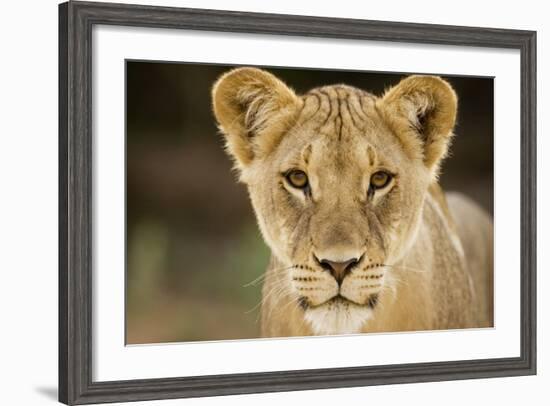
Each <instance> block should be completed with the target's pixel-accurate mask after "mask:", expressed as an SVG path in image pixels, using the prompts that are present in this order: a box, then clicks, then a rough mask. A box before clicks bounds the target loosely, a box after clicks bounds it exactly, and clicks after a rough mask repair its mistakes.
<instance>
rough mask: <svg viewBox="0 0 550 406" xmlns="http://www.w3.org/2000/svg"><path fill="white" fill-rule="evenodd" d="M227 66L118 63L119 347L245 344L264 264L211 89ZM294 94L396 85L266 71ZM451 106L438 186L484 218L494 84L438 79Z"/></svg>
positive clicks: (488, 203)
mask: <svg viewBox="0 0 550 406" xmlns="http://www.w3.org/2000/svg"><path fill="white" fill-rule="evenodd" d="M231 68H233V66H222V65H203V64H182V63H164V62H162V63H158V62H142V61H127V63H126V92H127V93H126V123H127V128H126V148H127V151H126V153H127V186H126V189H127V190H126V193H127V195H126V196H127V202H126V213H127V245H126V247H127V284H126V289H127V291H126V312H127V315H126V316H127V317H126V341H127V344H140V343H163V342H178V341H197V340H225V339H242V338H255V337H258V335H259V311H260V309H259V302H260V300H261V284H252V285H249V286H245V285H247V284H249V283H250V282H252V281H253V280H255V279H256V278H258V277H259V276H260V275H261V274H262V273H263V271H264V270H265V268H266V266H267V263H268V261H269V250H268V248H267V247H266V246H265V244H264V243H263V241H262V239H261V236H260V233H259V231H258V228H257V226H256V222H255V219H254V216H253V212H252V208H251V205H250V203H249V201H248V196H247V193H246V188H245V187H244V185H241V184H238V183H236V174H235V173H234V172H232V170H231V166H232V165H231V161H230V159H229V158H228V157H227V156H226V155H225V152H224V150H223V142H222V138H221V135H220V134H219V133H218V131H217V129H216V125H215V121H214V117H213V115H212V111H211V100H210V89H211V86H212V84H213V83H214V81H215V80H216V78H217V77H218V76H219V75H221V74H222V73H223V72H225V71H227V70H228V69H231ZM267 69H268V70H269V71H270V72H272V73H274V74H275V75H277V76H278V77H280V78H281V79H282V80H284V81H285V82H286V83H287V84H289V85H290V86H291V87H293V88H294V89H295V90H296V91H297V92H305V91H307V90H309V89H311V88H313V87H316V86H321V85H328V84H335V83H345V84H348V85H352V86H356V87H359V88H363V89H365V90H368V91H370V92H372V93H375V94H382V93H383V91H384V90H385V89H386V88H388V87H389V86H391V85H393V84H396V83H397V82H399V80H400V79H401V78H403V77H404V76H406V75H402V74H388V73H372V72H349V71H322V70H305V69H287V68H277V69H275V68H267ZM443 77H444V78H445V79H447V80H448V81H449V82H451V84H452V85H453V86H454V88H455V90H456V91H457V94H458V96H459V115H458V124H457V127H456V129H455V132H456V134H457V137H455V142H454V144H453V146H452V155H451V157H450V158H449V159H448V160H447V161H446V162H445V164H444V166H443V173H442V176H441V183H442V185H443V187H444V188H446V189H447V190H458V191H461V192H463V193H465V194H467V195H469V196H470V197H472V198H473V199H475V200H477V201H478V202H479V203H480V204H481V205H483V206H484V207H485V208H486V209H487V210H488V211H489V212H490V213H492V208H493V79H491V78H473V77H448V76H443Z"/></svg>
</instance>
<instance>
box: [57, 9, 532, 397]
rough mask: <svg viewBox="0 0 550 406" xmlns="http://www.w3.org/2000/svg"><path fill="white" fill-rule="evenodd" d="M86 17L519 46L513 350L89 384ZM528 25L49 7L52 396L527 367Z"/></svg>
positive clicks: (302, 384) (459, 374) (151, 393)
mask: <svg viewBox="0 0 550 406" xmlns="http://www.w3.org/2000/svg"><path fill="white" fill-rule="evenodd" d="M94 24H107V25H120V26H139V27H155V28H161V27H164V28H179V29H192V30H210V31H230V32H244V33H261V34H279V35H281V34H284V35H297V36H311V37H321V38H347V39H363V40H380V41H395V42H408V43H426V44H443V45H457V46H477V47H491V48H512V49H518V50H519V51H520V53H521V355H520V356H519V357H517V358H501V359H478V360H472V361H450V362H436V363H419V364H402V365H384V366H371V367H353V368H330V369H317V370H294V371H282V372H267V373H247V374H230V375H219V376H199V377H185V378H169V379H146V380H131V381H112V382H93V381H92V375H91V367H92V350H93V349H92V341H91V336H92V325H91V316H92V313H91V298H92V295H91V290H92V280H91V269H92V268H91V264H92V256H93V252H92V244H91V241H92V238H91V237H92V236H91V230H92V227H91V221H92V217H91V213H92V189H91V185H92V154H93V151H92V139H91V138H92V133H91V128H92V127H91V112H92V106H91V104H92V100H91V80H92V78H91V66H92V65H91V64H92V56H91V46H92V43H91V42H92V39H91V38H92V36H91V32H92V27H93V25H94ZM535 250H536V33H535V32H533V31H517V30H504V29H488V28H472V27H456V26H441V25H426V24H410V23H395V22H381V21H364V20H351V19H333V18H318V17H303V16H290V15H275V14H257V13H241V12H229V11H214V10H198V9H180V8H166V7H148V6H135V5H120V4H107V3H85V2H69V3H63V4H61V5H60V6H59V400H60V401H61V402H63V403H66V404H86V403H97V402H114V401H132V400H148V399H167V398H183V397H194V396H213V395H230V394H243V393H256V392H276V391H290V390H304V389H316V388H337V387H352V386H364V385H378V384H394V383H405V382H409V383H410V382H426V381H442V380H454V379H470V378H488V377H499V376H515V375H529V374H535V373H536V251H535Z"/></svg>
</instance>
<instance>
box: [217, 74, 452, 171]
mask: <svg viewBox="0 0 550 406" xmlns="http://www.w3.org/2000/svg"><path fill="white" fill-rule="evenodd" d="M316 93H317V94H316ZM309 96H314V98H317V101H318V105H317V107H316V108H315V107H312V105H311V104H310V103H306V102H307V100H308V97H309ZM321 96H322V97H321ZM212 98H213V109H214V114H215V116H216V119H217V121H218V123H219V127H220V130H221V131H222V133H223V134H224V136H225V141H226V149H227V151H228V153H229V154H230V155H231V156H232V157H233V159H234V161H235V166H236V167H237V168H238V169H239V170H240V172H241V173H242V172H244V171H245V170H246V169H247V168H248V167H249V166H251V165H252V163H253V162H254V161H258V160H262V159H264V158H266V157H268V156H269V155H270V154H271V153H272V152H273V151H274V150H275V149H276V148H277V147H278V146H279V145H280V143H281V141H282V140H283V138H284V137H285V136H286V135H287V134H288V133H290V132H291V133H293V134H294V135H295V134H296V132H297V129H296V128H295V127H301V128H304V129H305V126H306V123H303V122H301V121H302V120H303V117H304V114H305V113H309V114H312V116H315V115H317V114H322V115H323V116H324V119H323V120H324V123H323V124H325V123H326V124H327V125H331V126H332V127H327V128H328V131H331V130H330V128H332V131H333V132H336V131H337V130H336V129H337V127H338V126H339V127H340V128H341V127H342V125H343V124H350V122H353V124H354V125H357V123H356V122H355V121H356V119H357V117H359V118H362V120H361V123H360V124H362V125H363V124H364V125H370V126H371V128H370V131H369V132H373V133H376V130H377V126H378V129H380V130H382V127H384V128H383V129H384V130H386V131H384V132H389V133H390V134H391V135H393V136H395V137H392V138H395V139H397V140H398V141H399V143H400V145H401V147H402V149H403V150H404V152H405V153H406V154H408V156H409V157H410V158H412V159H414V160H418V161H419V162H423V163H424V165H425V166H426V168H427V169H428V170H429V171H430V173H431V176H432V179H436V178H437V175H438V173H439V167H440V164H441V161H442V160H443V159H444V158H445V156H446V155H447V151H448V147H449V144H450V141H451V138H452V136H453V133H452V130H453V127H454V124H455V120H456V112H457V97H456V94H455V92H454V90H453V89H452V87H451V86H450V85H449V83H447V82H446V81H444V80H443V79H441V78H439V77H435V76H410V77H408V78H405V79H403V80H402V81H401V82H400V83H399V84H397V85H396V86H394V87H393V88H391V89H390V90H388V91H387V92H386V93H385V94H384V96H382V97H381V98H376V97H374V96H372V95H370V94H368V93H366V92H364V91H361V90H359V89H355V88H353V87H350V86H345V85H335V86H325V87H322V88H318V89H314V90H312V91H310V92H308V93H307V94H306V95H304V96H302V97H300V96H297V95H296V94H295V93H294V91H293V90H292V89H291V88H289V87H288V86H287V85H285V84H284V83H283V82H281V81H280V80H279V79H277V78H276V77H275V76H273V75H272V74H270V73H268V72H266V71H263V70H260V69H256V68H239V69H235V70H232V71H230V72H228V73H226V74H224V75H222V77H221V78H220V79H219V80H218V81H217V82H216V84H215V85H214V87H213V90H212ZM342 101H344V102H345V106H346V107H345V108H344V109H342V107H341V106H342ZM363 102H367V103H366V104H368V106H367V107H365V105H364V104H363ZM323 103H324V104H323ZM310 111H312V112H313V113H311V112H310ZM310 118H311V117H310ZM374 118H376V120H374ZM305 121H306V122H307V121H308V119H306V120H305ZM369 123H370V124H369ZM372 123H375V124H374V127H373V124H372ZM350 125H351V124H350ZM293 128H294V131H290V130H291V129H293ZM380 132H382V131H380ZM340 134H341V131H340ZM381 136H385V137H388V134H387V133H386V134H381ZM386 141H389V138H386Z"/></svg>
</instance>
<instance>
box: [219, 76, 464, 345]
mask: <svg viewBox="0 0 550 406" xmlns="http://www.w3.org/2000/svg"><path fill="white" fill-rule="evenodd" d="M418 80H419V81H420V82H423V81H425V80H428V81H429V82H430V83H429V84H430V85H432V86H435V87H436V88H437V89H438V90H440V89H441V88H443V89H444V90H447V91H448V92H450V93H449V94H450V96H449V97H451V100H452V101H454V103H455V105H454V111H456V99H455V98H454V93H453V92H452V90H451V89H450V87H449V86H448V85H447V84H446V83H445V82H443V81H442V80H441V79H438V78H426V77H424V78H418ZM432 81H433V82H434V83H435V84H434V83H431V82H432ZM399 86H402V85H399ZM399 86H398V87H399ZM428 88H429V86H428ZM397 90H399V89H397ZM406 90H407V93H406V94H399V93H398V92H396V91H394V93H392V91H390V92H389V93H388V94H386V96H385V97H384V98H382V99H380V98H377V97H375V96H373V95H371V94H369V93H366V92H364V91H362V90H359V89H356V88H352V87H348V86H343V85H337V86H327V87H323V88H318V89H314V90H312V91H310V92H308V93H307V94H305V95H303V96H296V95H295V94H294V93H293V92H292V91H291V90H290V89H288V88H287V87H286V86H285V85H284V84H282V83H281V82H279V81H278V80H277V79H275V78H274V77H273V76H272V75H270V74H268V73H266V72H263V71H259V70H256V69H246V68H245V69H239V70H236V71H233V72H230V73H229V74H228V75H226V76H225V77H222V79H220V81H219V82H218V84H217V85H216V87H215V89H214V110H215V112H216V116H217V118H218V121H219V122H220V125H221V127H222V130H223V131H224V133H225V134H226V136H227V141H228V144H227V146H228V149H229V152H230V153H231V154H232V155H233V156H234V157H235V159H236V164H237V167H238V168H239V169H240V172H241V180H242V181H243V182H245V183H246V184H247V185H248V190H249V193H250V197H251V200H252V204H253V207H254V210H255V212H256V216H257V219H258V223H259V225H260V229H261V231H262V234H263V236H264V239H265V241H266V242H267V244H268V245H269V246H270V248H271V250H272V253H273V255H275V256H276V258H277V259H278V262H279V263H281V264H283V266H282V267H281V270H280V271H279V272H281V273H283V275H284V278H283V279H286V280H287V282H288V288H289V290H290V292H291V295H290V297H291V300H294V301H296V303H299V304H300V305H301V307H302V308H303V310H304V312H305V318H306V319H307V320H309V321H310V323H311V325H312V327H313V329H314V331H316V332H317V333H319V334H323V333H345V332H357V331H359V329H360V328H361V326H362V325H363V324H364V323H365V322H366V321H367V320H368V319H369V318H370V317H371V316H372V313H373V310H374V309H375V308H376V304H377V302H378V298H379V295H380V294H382V293H383V291H384V288H385V285H386V284H387V279H388V278H387V276H388V273H391V267H392V264H394V263H395V262H396V261H397V260H398V259H400V257H401V256H402V255H403V254H404V253H405V252H406V251H407V249H408V248H409V245H410V242H411V241H412V240H413V238H414V235H415V233H416V232H417V225H418V224H419V219H420V215H421V213H422V205H423V201H424V197H425V194H426V191H427V189H428V187H429V185H430V183H431V182H432V181H433V179H434V177H435V176H436V172H437V167H438V163H439V161H440V159H441V158H442V157H443V156H444V154H445V152H446V142H445V143H441V142H440V139H439V138H435V136H433V135H432V134H431V133H430V131H436V132H437V134H439V133H441V130H442V129H441V128H439V127H441V125H442V123H441V122H438V123H434V122H433V120H434V119H437V118H438V117H437V114H440V113H441V111H442V110H441V105H438V107H437V109H435V107H434V106H432V104H433V103H435V100H436V98H435V96H433V95H430V96H431V99H430V100H429V101H428V102H424V103H425V105H419V103H421V102H422V100H421V99H420V96H421V93H419V92H416V93H415V92H412V91H411V90H410V89H406ZM414 90H418V89H416V88H414ZM421 90H422V89H421ZM394 99H395V100H394ZM430 103H431V104H430ZM396 113H397V114H396ZM420 114H421V115H422V116H420ZM453 114H454V113H453ZM440 121H441V118H440ZM452 122H453V123H454V115H453V117H452ZM420 123H421V124H420ZM435 124H437V125H438V126H439V127H438V128H437V129H436V130H432V129H433V128H435V127H434V126H435ZM443 124H444V123H443ZM447 127H448V128H446V129H443V132H445V131H446V132H445V141H446V139H447V138H448V136H449V134H450V131H451V129H452V123H451V125H450V127H449V125H447ZM423 131H424V132H425V133H424V134H423V133H422V132H423ZM429 137H434V138H429ZM438 143H439V145H440V146H441V147H440V148H439V150H437V149H435V150H433V149H432V150H430V149H428V145H429V146H430V148H433V146H434V145H438Z"/></svg>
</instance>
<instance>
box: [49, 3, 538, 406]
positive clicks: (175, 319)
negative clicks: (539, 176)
mask: <svg viewBox="0 0 550 406" xmlns="http://www.w3.org/2000/svg"><path fill="white" fill-rule="evenodd" d="M493 224H496V228H494V227H495V226H494V225H493ZM494 230H498V232H496V233H495V232H494ZM536 336H537V334H536V32H534V31H526V30H511V29H496V28H485V27H461V26H448V25H434V24H418V23H402V22H397V21H369V20H358V19H348V18H346V19H341V18H332V17H311V16H299V15H281V14H265V13H248V12H241V11H239V12H233V11H226V10H202V9H191V8H177V7H169V8H166V7H153V6H145V5H127V4H109V3H89V2H78V1H70V2H68V3H63V4H61V5H60V7H59V346H58V347H59V348H58V353H59V400H60V401H61V402H63V403H66V404H84V403H86V404H89V403H101V402H124V401H138V400H139V401H143V400H152V399H175V398H187V397H200V396H221V395H235V394H251V393H261V392H279V391H293V390H313V389H327V388H343V387H355V386H369V385H387V384H399V383H409V384H410V383H413V382H418V383H420V382H428V381H446V380H457V379H474V378H477V379H480V378H489V377H504V376H508V377H511V376H519V375H533V374H536ZM411 349H414V351H411Z"/></svg>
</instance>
